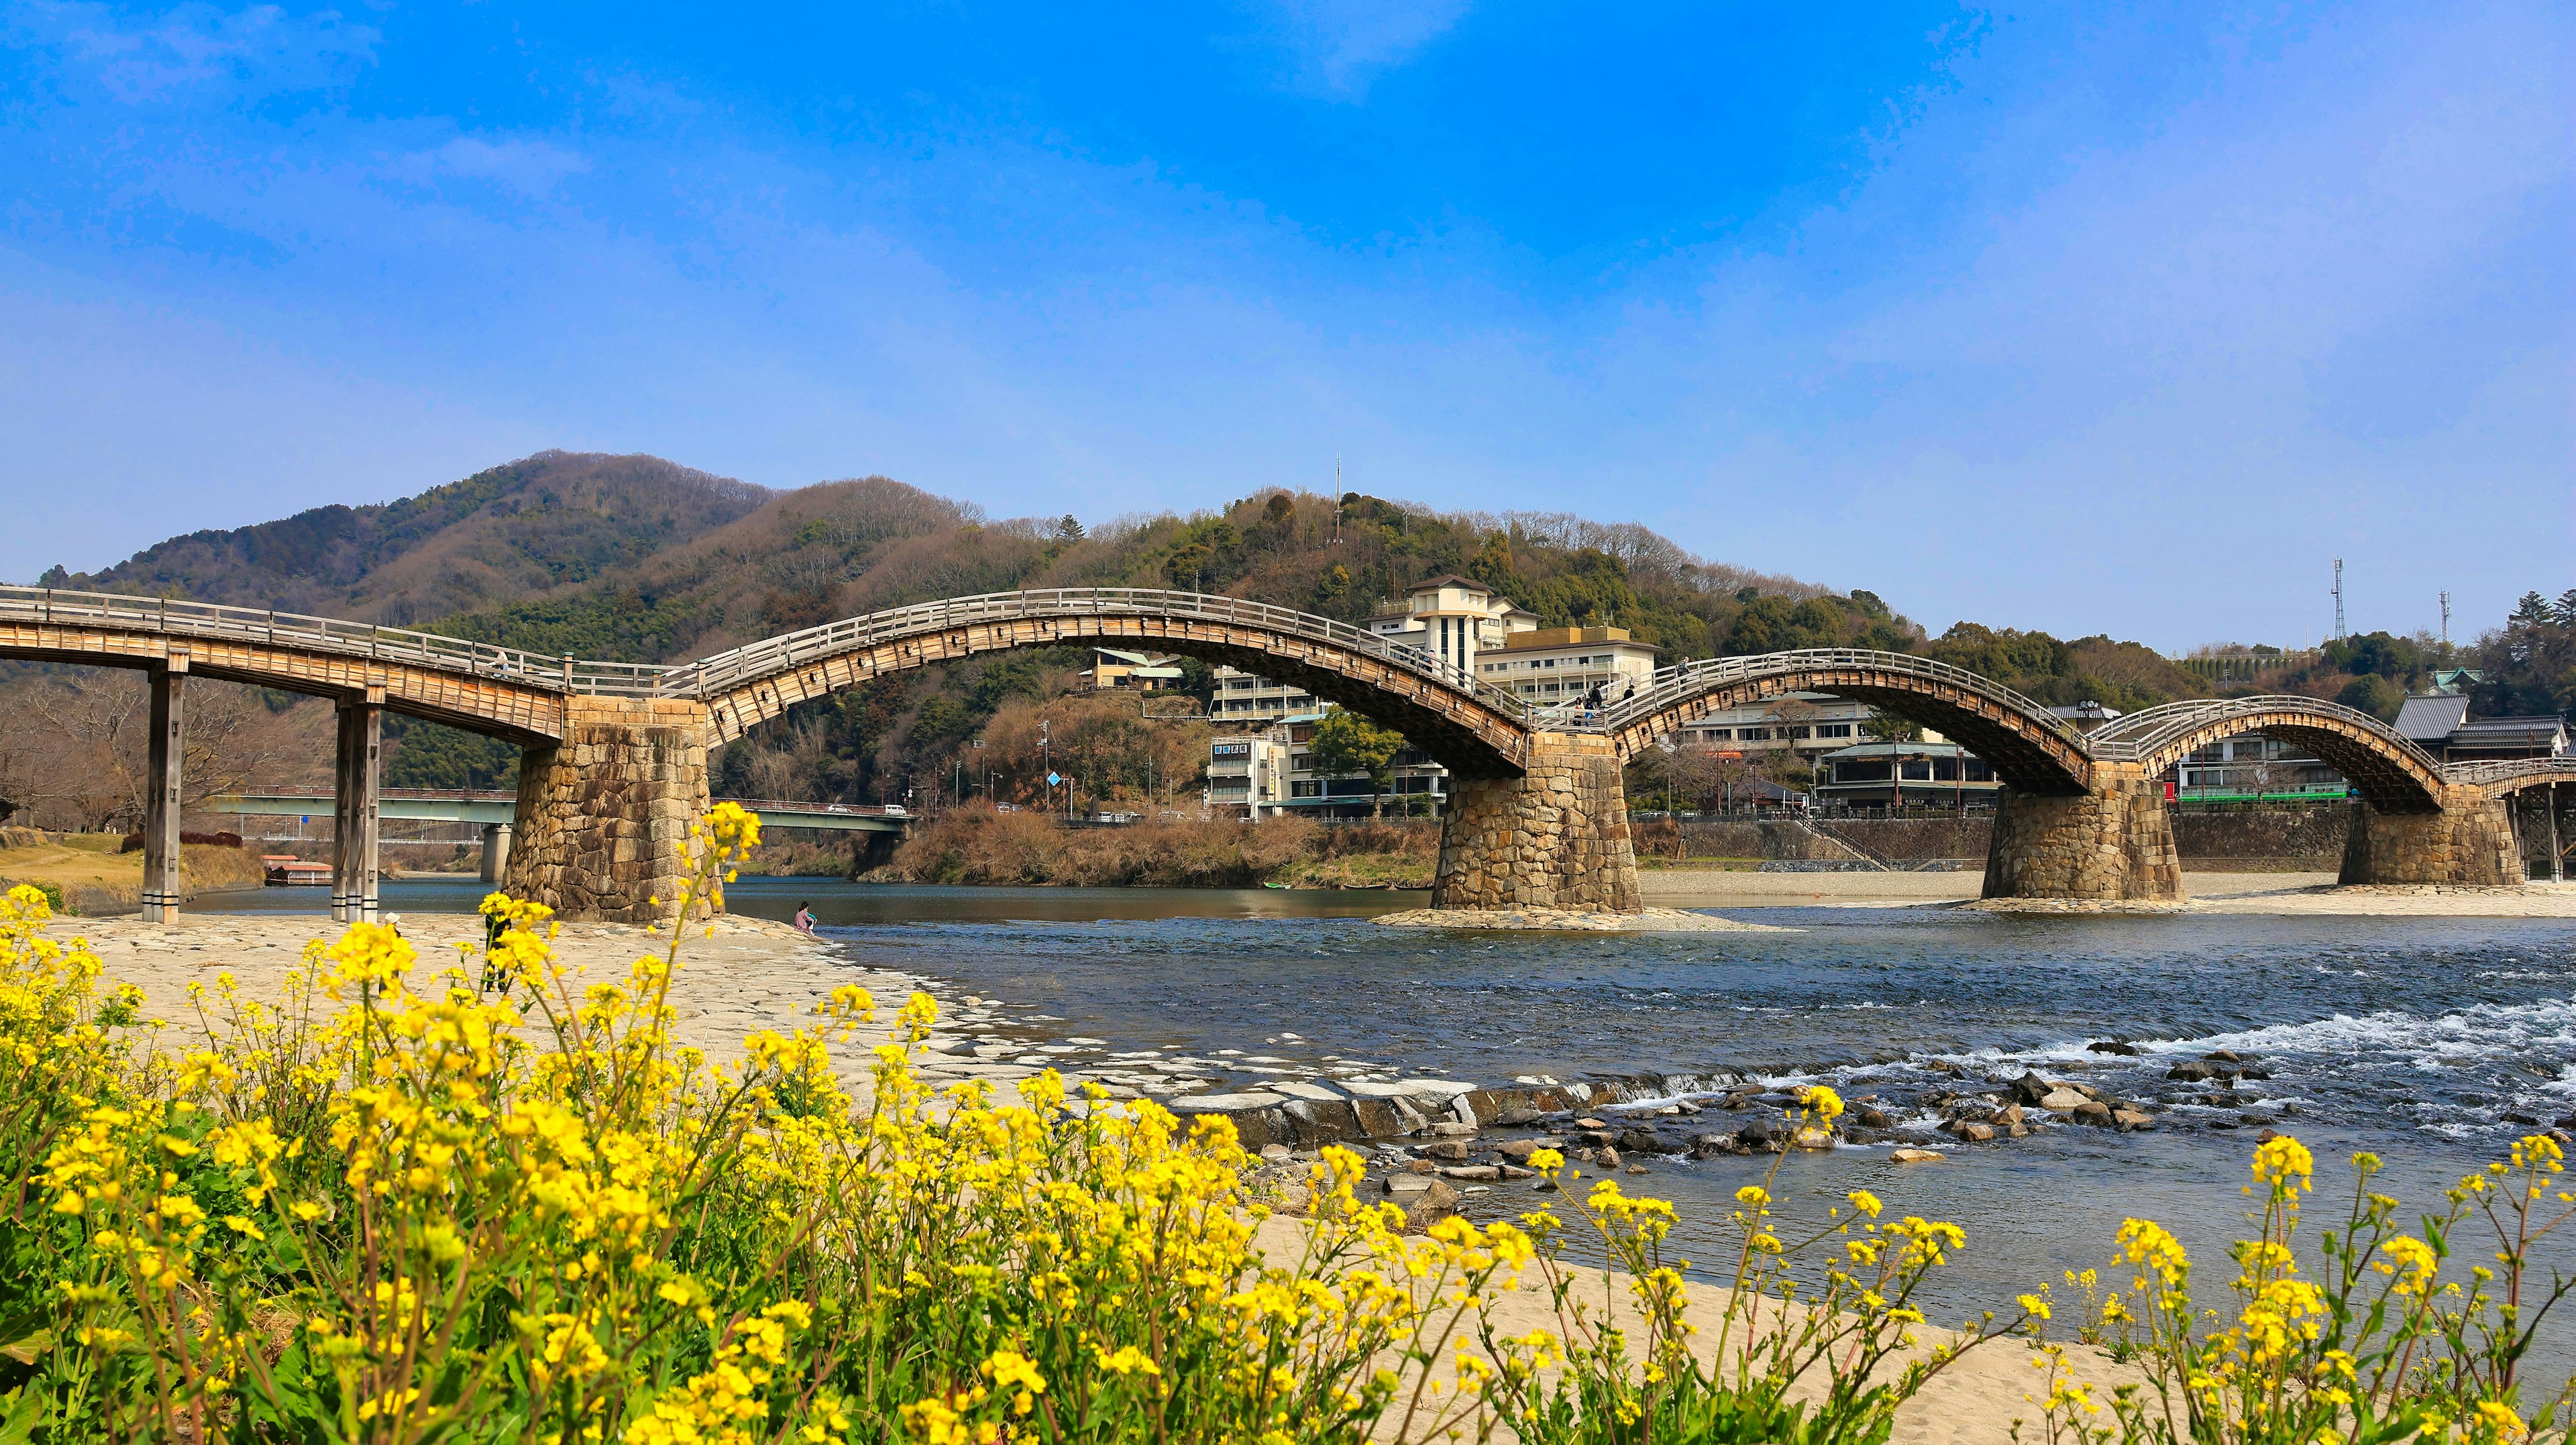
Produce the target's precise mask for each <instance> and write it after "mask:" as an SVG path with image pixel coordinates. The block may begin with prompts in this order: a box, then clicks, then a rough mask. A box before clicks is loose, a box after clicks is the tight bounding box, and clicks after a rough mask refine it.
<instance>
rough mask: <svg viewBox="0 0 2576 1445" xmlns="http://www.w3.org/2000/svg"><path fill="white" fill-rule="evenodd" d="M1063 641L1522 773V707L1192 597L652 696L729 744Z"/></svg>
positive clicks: (795, 655)
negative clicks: (1259, 685) (1352, 717)
mask: <svg viewBox="0 0 2576 1445" xmlns="http://www.w3.org/2000/svg"><path fill="white" fill-rule="evenodd" d="M1065 645H1080V646H1108V647H1122V646H1123V647H1151V648H1155V649H1157V650H1160V651H1164V652H1173V653H1179V654H1181V655H1183V656H1187V657H1196V658H1200V659H1202V660H1204V661H1208V662H1222V663H1228V664H1231V665H1234V666H1238V667H1241V668H1243V669H1244V670H1245V671H1248V672H1257V673H1259V674H1261V675H1262V676H1265V677H1270V678H1275V679H1278V680H1280V681H1283V682H1293V683H1295V684H1297V685H1298V686H1300V687H1303V688H1305V689H1306V690H1308V691H1309V692H1312V693H1313V694H1314V695H1315V696H1317V697H1319V698H1325V699H1328V700H1330V701H1332V702H1336V703H1340V704H1341V705H1343V706H1345V707H1348V708H1350V709H1351V710H1352V711H1354V712H1357V713H1360V714H1362V715H1364V716H1367V717H1371V718H1374V719H1376V720H1377V721H1379V722H1381V723H1383V724H1385V725H1386V726H1388V727H1391V728H1394V729H1395V730H1397V731H1398V732H1401V733H1403V734H1404V735H1405V737H1406V739H1407V740H1408V741H1410V742H1411V743H1412V744H1413V745H1414V746H1415V747H1417V748H1419V749H1421V751H1422V752H1424V753H1425V754H1427V755H1429V756H1430V757H1432V758H1435V759H1437V760H1438V761H1439V762H1440V763H1442V764H1443V765H1444V766H1446V767H1447V768H1448V769H1449V770H1450V771H1451V772H1452V773H1454V774H1456V775H1458V776H1460V777H1462V778H1471V779H1473V778H1502V777H1517V776H1519V775H1520V774H1521V773H1523V772H1524V771H1525V770H1526V769H1527V766H1528V762H1529V751H1530V729H1529V726H1528V724H1527V721H1526V717H1527V712H1526V709H1525V708H1524V707H1523V706H1522V705H1521V704H1520V702H1519V700H1518V699H1517V698H1515V697H1513V696H1512V695H1511V694H1509V693H1507V692H1504V691H1503V690H1502V689H1500V688H1496V687H1493V686H1491V685H1490V684H1485V683H1480V682H1478V681H1477V680H1476V679H1475V678H1474V677H1473V676H1472V675H1471V674H1469V673H1467V672H1466V671H1464V670H1463V669H1461V668H1458V667H1456V666H1454V665H1452V664H1449V663H1446V662H1443V661H1442V660H1441V659H1439V658H1436V657H1433V656H1431V655H1430V654H1428V653H1424V652H1422V651H1420V650H1419V649H1416V648H1413V647H1409V646H1405V645H1403V644H1399V643H1391V642H1388V641H1387V640H1385V639H1383V638H1379V637H1374V636H1372V635H1370V634H1368V633H1366V632H1363V631H1361V630H1360V629H1358V628H1356V627H1352V626H1350V625H1348V624H1347V623H1341V622H1335V621H1333V620H1331V619H1329V618H1324V617H1316V616H1313V615H1311V614H1308V613H1303V612H1295V611H1291V610H1290V609H1288V608H1284V607H1270V606H1265V605H1263V604H1261V603H1257V602H1246V601H1243V600H1241V599H1239V598H1233V597H1214V596H1208V595H1206V594H1202V593H1195V592H1165V591H1159V590H1151V589H1141V588H1066V589H1056V590H1050V591H1040V592H1002V593H993V594H989V595H986V596H980V597H960V598H955V599H952V600H949V601H945V602H931V603H924V604H922V605H919V606H915V607H899V608H894V609H892V610H889V611H885V612H875V613H870V614H868V615H867V616H864V617H853V618H848V619H846V620H843V621H840V622H832V623H826V624H824V625H822V626H820V627H810V628H807V629H805V630H804V631H802V632H793V633H789V634H787V635H785V636H783V637H773V638H768V639H765V640H763V641H760V642H755V643H751V644H748V645H747V646H744V647H739V648H735V649H733V650H732V651H730V652H722V653H717V654H715V655H714V656H712V657H708V658H705V659H703V660H701V661H698V662H695V663H690V664H686V665H684V666H682V667H678V668H675V669H672V670H671V671H670V672H669V673H668V674H666V675H665V676H664V678H663V679H662V681H661V687H662V689H663V692H664V695H666V696H674V697H694V698H696V699H699V700H701V701H703V702H704V703H705V704H706V706H707V708H708V711H709V713H710V726H711V729H712V731H711V734H710V737H709V741H710V742H719V741H730V740H732V739H734V738H737V737H741V736H742V735H743V734H745V733H746V732H748V731H750V730H751V729H752V728H755V727H758V726H759V725H760V724H761V723H763V722H766V721H768V720H769V719H771V718H774V717H776V716H778V715H779V714H780V713H783V712H785V711H786V710H787V709H788V708H790V707H792V706H794V705H795V704H797V703H800V702H805V701H808V700H811V699H814V698H820V697H824V696H827V695H829V694H831V693H834V692H838V691H841V690H842V689H845V688H849V687H855V686H857V685H858V684H860V683H863V682H866V681H869V680H870V679H872V678H877V677H883V676H887V675H889V674H892V673H898V672H906V671H910V670H912V669H914V668H920V667H928V666H933V665H936V664H940V663H947V662H958V661H963V660H964V659H966V658H969V657H975V656H980V655H982V654H985V653H990V652H1004V651H1010V650H1014V649H1018V648H1026V647H1057V646H1065Z"/></svg>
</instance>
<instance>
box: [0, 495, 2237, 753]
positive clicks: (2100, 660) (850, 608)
mask: <svg viewBox="0 0 2576 1445" xmlns="http://www.w3.org/2000/svg"><path fill="white" fill-rule="evenodd" d="M1449 572H1456V573H1462V574H1464V575H1467V576H1470V577H1474V578H1476V579H1478V580H1480V581H1483V582H1485V583H1487V584H1488V585H1490V586H1492V587H1494V588H1496V589H1497V590H1498V591H1500V592H1502V593H1503V594H1504V595H1506V596H1509V597H1511V598H1512V599H1513V600H1515V601H1516V602H1518V603H1520V604H1521V605H1522V606H1524V607H1526V608H1528V609H1529V610H1530V611H1532V612H1534V613H1536V614H1538V616H1539V618H1540V620H1541V623H1542V625H1545V626H1551V627H1563V626H1586V627H1592V626H1616V627H1623V628H1626V629H1628V630H1629V631H1630V632H1631V633H1632V634H1633V635H1635V636H1636V637H1638V638H1639V639H1641V640H1643V641H1646V642H1650V643H1653V644H1655V645H1656V646H1657V647H1659V648H1660V649H1662V651H1663V653H1664V658H1665V660H1666V661H1668V662H1680V661H1685V660H1688V659H1691V658H1700V657H1714V656H1722V655H1729V654H1742V653H1755V652H1771V651H1777V650H1782V649H1787V648H1799V647H1866V648H1883V649H1887V650H1891V651H1902V652H1923V653H1926V654H1928V655H1931V656H1934V657H1939V658H1942V659H1943V660H1945V661H1951V662H1956V663H1959V664H1960V665H1963V666H1969V667H1973V668H1975V669H1976V670H1978V671H1981V672H1984V673H1986V674H1987V675H1988V676H1991V677H1994V678H1995V679H1996V680H1998V681H2000V682H2004V683H2007V684H2009V685H2011V686H2013V687H2017V688H2019V689H2021V690H2022V691H2024V692H2027V693H2029V694H2031V695H2032V696H2034V697H2037V698H2040V699H2041V700H2043V701H2047V702H2061V703H2062V702H2078V701H2084V700H2088V699H2091V700H2099V701H2101V702H2104V703H2107V704H2109V705H2111V706H2114V707H2124V708H2126V707H2138V706H2144V705H2147V704H2150V703H2154V702H2160V701H2163V700H2166V699H2168V698H2172V697H2181V696H2192V695H2198V694H2202V693H2205V692H2206V691H2207V688H2206V686H2205V685H2203V684H2202V683H2201V682H2200V681H2199V680H2198V679H2197V678H2195V677H2193V676H2192V675H2190V674H2188V673H2185V672H2184V671H2182V670H2181V669H2179V668H2177V667H2175V666H2174V665H2173V664H2171V663H2170V662H2168V661H2167V660H2166V659H2164V658H2162V657H2159V656H2157V655H2156V654H2155V653H2154V652H2152V651H2151V650H2149V649H2147V648H2144V647H2140V646H2138V645H2137V644H2135V643H2123V642H2115V641H2113V640H2112V639H2110V638H2108V637H2090V638H2080V639H2075V640H2072V641H2060V640H2059V639H2057V638H2054V637H2050V636H2048V635H2046V634H2044V633H2024V632H2017V631H2013V630H2011V629H1995V630H1990V629H1988V628H1986V627H1982V626H1979V625H1977V624H1974V623H1969V622H1961V623H1958V624H1956V625H1954V626H1953V627H1952V628H1951V629H1950V630H1949V631H1948V632H1946V633H1944V634H1942V635H1941V636H1938V637H1933V636H1930V635H1928V634H1927V632H1926V630H1925V629H1924V628H1922V627H1921V626H1919V625H1917V624H1916V623H1915V622H1913V621H1912V620H1910V619H1908V618H1906V617H1904V616H1901V615H1899V614H1898V613H1896V612H1895V611H1894V610H1893V609H1891V608H1890V607H1889V606H1888V605H1887V604H1886V603H1885V602H1883V601H1881V600H1880V599H1879V598H1878V597H1877V596H1876V595H1875V594H1873V593H1870V592H1866V591H1860V590H1854V591H1851V592H1849V593H1836V592H1834V591H1832V590H1830V589H1828V588H1824V587H1820V586H1817V585H1815V584H1813V583H1809V582H1802V581H1799V580H1798V579H1796V578H1792V577H1785V576H1780V575H1777V574H1771V573H1764V572H1758V571H1754V570H1751V569H1747V568H1743V567H1738V566H1731V565H1728V564H1725V563H1719V562H1711V561H1708V560H1706V559H1703V558H1699V557H1695V556H1693V555H1691V554H1690V553H1689V552H1688V551H1686V550H1684V549H1683V548H1682V547H1680V546H1679V545H1677V544H1675V543H1674V542H1673V541H1672V540H1671V539H1669V538H1667V537H1664V536H1661V535H1659V534H1657V533H1655V532H1653V531H1651V530H1649V529H1647V528H1645V527H1642V526H1638V525H1636V524H1634V523H1604V522H1596V521H1592V520H1589V519H1586V518H1582V517H1578V516H1574V515H1572V514H1569V513H1535V512H1512V513H1504V514H1500V515H1488V514H1484V513H1466V512H1460V513H1440V512H1435V511H1433V510H1431V509H1430V508H1427V507H1421V506H1417V505H1412V504H1406V503H1399V502H1391V501H1386V500H1383V499H1380V498H1376V497H1369V496H1365V495H1362V494H1359V493H1356V492H1354V493H1349V494H1346V495H1344V496H1341V497H1331V496H1320V495H1316V494H1314V493H1308V492H1290V491H1286V490H1282V489H1279V488H1267V489H1262V490H1259V491H1256V492H1254V493H1252V494H1251V495H1248V496H1242V497H1238V498H1235V499H1234V500H1231V501H1229V502H1227V503H1225V504H1224V505H1223V506H1221V507H1216V508H1213V509H1211V510H1208V511H1203V512H1198V513H1194V514H1192V515H1190V516H1187V517H1183V516H1178V515H1174V514H1170V513H1165V514H1161V515H1156V516H1140V517H1129V518H1121V519H1118V520H1116V521H1114V522H1111V523H1108V524H1105V525H1102V526H1100V527H1097V528H1091V529H1086V528H1085V527H1084V526H1083V525H1082V524H1081V523H1080V522H1078V521H1076V520H1075V519H1074V518H1072V517H1070V516H1066V517H1060V518H1018V519H1012V520H1004V521H996V520H994V519H992V518H989V517H987V516H986V515H985V514H984V513H983V511H982V510H981V509H980V508H978V507H976V506H974V505H972V504H971V503H964V502H958V501H954V500H951V499H949V498H946V497H940V496H936V495H934V494H932V493H929V492H925V491H922V490H921V489H919V488H917V487H912V486H908V485H906V484H904V483H902V482H898V481H894V480H892V479H890V478H887V477H864V478H857V479H852V480H845V481H828V482H818V483H815V484H812V485H810V486H804V487H798V488H793V489H789V490H783V491H772V490H769V489H766V488H762V487H757V486H752V485H750V484H748V483H744V482H740V481H735V480H732V479H729V478H725V477H719V476H716V475H713V474H711V473H708V472H702V471H698V470H696V469H694V468H691V467H685V466H681V465H679V464H677V463H674V462H670V461H665V460H663V459H662V458H660V457H653V456H643V455H608V454H602V453H594V452H565V451H545V452H539V453H537V454H536V455H534V456H530V457H526V458H522V459H520V460H518V461H514V462H510V463H507V464H505V465H502V466H497V467H492V468H489V469H487V470H485V471H481V472H477V473H475V474H474V475H472V476H470V477H466V478H464V479H463V480H461V481H456V482H450V483H448V484H446V485H444V486H440V487H434V488H431V489H430V490H428V491H425V492H423V493H421V494H420V495H418V496H414V497H406V498H404V499H402V500H400V501H395V502H388V503H383V504H379V505H372V506H359V507H346V506H332V507H317V508H314V509H313V510H311V511H307V512H302V513H299V514H297V515H295V516H292V517H288V518H284V519H282V520H279V521H273V522H264V523H260V524H257V525H254V526H248V527H240V528H235V529H232V530H229V531H205V532H195V533H191V534H189V535H187V536H184V537H174V538H172V539H170V540H169V541H166V542H162V543H159V544H158V545H155V546H153V547H149V548H146V549H144V550H143V551H142V552H139V553H137V554H136V555H135V556H133V557H132V558H130V559H128V560H126V561H124V562H121V563H118V564H117V565H116V566H114V567H110V568H107V569H105V570H103V571H100V572H98V573H95V574H87V575H83V574H73V573H67V572H64V571H63V570H61V569H59V568H58V569H56V570H55V571H54V572H51V573H49V574H47V576H46V578H45V579H44V580H45V582H46V583H48V584H50V585H54V586H63V587H76V588H92V589H97V590H105V591H121V592H136V593H147V594H157V595H168V596H178V597H190V598H195V599H198V600H201V601H210V602H226V603H231V604H234V605H237V606H248V607H274V608H277V609H278V610H280V611H294V612H307V613H318V614H321V615H324V616H334V617H346V618H350V619H352V620H356V621H375V622H383V623H386V624H388V625H394V626H411V627H422V628H427V629H430V630H434V631H440V632H446V633H449V634H451V635H455V636H462V637H471V638H476V639H479V640H482V641H488V642H499V643H505V644H508V645H511V646H517V647H526V648H530V649H533V650H536V651H541V652H551V653H561V654H566V655H571V656H580V657H595V658H601V659H611V660H621V661H633V662H678V661H685V660H687V659H689V658H692V657H700V656H704V655H706V654H708V653H710V652H714V651H718V650H721V649H723V648H726V647H730V646H733V645H736V644H738V643H742V642H748V641H751V640H754V639H756V638H761V637H766V636H770V635H773V634H776V633H780V632H786V631H792V630H794V629H796V628H800V627H808V626H812V625H814V624H816V623H820V622H826V621H830V620H833V619H835V618H841V617H851V616H857V615H860V614H863V613H867V612H872V611H876V610H878V609H881V608H887V607H897V606H903V605H906V604H909V603H915V602H923V601H930V600H935V599H938V598H945V597H958V596H965V595H970V594H974V593H982V592H1007V591H1014V590H1019V589H1023V588H1039V587H1173V588H1180V589H1184V590H1190V591H1205V592H1216V593H1224V594H1226V595H1230V596H1237V597H1244V598H1248V599H1252V600H1257V601H1261V602H1267V603H1271V604H1274V605H1278V606H1285V607H1294V608H1298V609H1301V610H1304V611H1308V612H1315V613H1321V614H1323V615H1325V616H1328V617H1334V618H1339V619H1341V620H1343V621H1349V622H1359V621H1363V620H1365V619H1366V618H1367V617H1368V615H1369V614H1370V612H1371V610H1372V609H1373V608H1374V607H1375V606H1376V605H1377V604H1378V601H1379V599H1381V598H1388V597H1394V596H1398V595H1400V594H1401V593H1402V592H1403V590H1404V589H1405V588H1406V587H1407V586H1409V585H1411V584H1412V583H1414V582H1416V581H1419V580H1421V579H1423V578H1425V577H1432V576H1437V575H1440V574H1442V573H1449Z"/></svg>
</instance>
